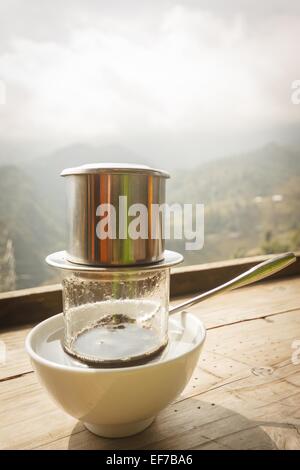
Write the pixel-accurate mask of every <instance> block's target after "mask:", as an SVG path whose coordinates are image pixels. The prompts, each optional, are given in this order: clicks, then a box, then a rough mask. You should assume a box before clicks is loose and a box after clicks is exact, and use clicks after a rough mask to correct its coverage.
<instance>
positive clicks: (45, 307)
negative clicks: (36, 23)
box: [0, 253, 300, 328]
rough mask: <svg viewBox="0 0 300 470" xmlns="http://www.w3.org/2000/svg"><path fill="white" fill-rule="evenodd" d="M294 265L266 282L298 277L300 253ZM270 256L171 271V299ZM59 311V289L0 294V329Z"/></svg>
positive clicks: (204, 287) (204, 288)
mask: <svg viewBox="0 0 300 470" xmlns="http://www.w3.org/2000/svg"><path fill="white" fill-rule="evenodd" d="M296 256H297V261H296V262H295V263H293V264H292V265H290V266H288V267H287V268H286V269H284V270H283V271H280V272H279V273H277V274H275V275H273V276H272V278H270V279H272V280H273V279H284V278H286V277H290V276H294V275H299V274H300V253H296ZM272 257H273V256H256V257H252V258H241V259H236V260H229V261H221V262H218V263H208V264H203V265H195V266H184V267H181V268H174V269H172V274H171V283H170V290H171V297H172V298H173V297H177V296H184V295H187V294H191V293H195V292H204V291H207V290H209V289H212V288H213V287H216V286H217V285H220V284H222V283H224V282H225V281H228V280H230V279H231V278H233V277H234V276H237V275H238V274H241V273H242V272H243V271H246V270H247V269H249V268H250V267H252V266H254V265H255V264H257V263H259V262H262V261H264V260H266V259H270V258H272ZM61 309H62V293H61V286H60V285H52V286H42V287H36V288H31V289H24V290H18V291H14V292H6V293H0V328H1V327H6V326H13V325H24V324H27V323H37V322H39V321H42V320H43V319H45V318H48V317H49V316H51V315H55V314H56V313H59V312H60V311H61Z"/></svg>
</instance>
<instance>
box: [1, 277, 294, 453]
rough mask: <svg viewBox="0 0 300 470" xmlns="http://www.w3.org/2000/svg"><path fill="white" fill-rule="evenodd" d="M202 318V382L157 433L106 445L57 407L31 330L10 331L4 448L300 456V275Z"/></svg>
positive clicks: (213, 306)
mask: <svg viewBox="0 0 300 470" xmlns="http://www.w3.org/2000/svg"><path fill="white" fill-rule="evenodd" d="M178 301H179V299H178ZM192 310H193V312H194V313H195V314H197V315H199V316H200V317H201V318H202V319H203V321H204V323H205V325H206V327H207V330H208V335H207V340H206V344H205V346H204V351H203V353H202V355H201V358H200V361H199V364H198V367H197V369H196V371H195V373H194V376H193V378H192V379H191V381H190V383H189V385H188V386H187V387H186V389H185V390H184V392H183V394H182V395H181V396H180V397H179V398H178V399H177V400H176V402H175V403H173V404H171V405H170V406H169V407H168V408H167V409H165V410H164V411H163V412H161V413H160V414H159V416H158V417H157V419H156V421H155V422H154V424H153V425H152V426H151V427H150V428H148V429H147V430H146V431H144V432H143V433H141V434H139V435H136V436H134V437H131V438H125V439H114V440H110V439H102V438H98V437H96V436H94V435H93V434H91V433H89V432H88V431H86V430H85V428H84V427H83V425H82V424H81V423H79V422H77V421H76V420H75V419H73V418H71V417H69V416H67V415H66V414H65V413H64V412H63V411H61V410H60V409H58V408H57V406H56V405H55V404H54V403H52V401H51V400H50V398H49V397H48V395H47V393H46V392H45V390H44V389H43V388H42V387H41V385H39V383H38V382H37V378H36V375H35V373H34V372H33V371H32V368H31V365H30V362H29V360H28V358H27V356H26V354H25V352H24V347H23V344H24V338H25V336H26V334H27V332H28V331H29V329H30V327H31V326H26V327H24V326H23V327H11V328H10V329H8V330H2V331H0V341H3V342H4V343H5V345H6V348H7V361H6V363H5V364H2V365H0V448H3V449H232V448H233V449H278V448H279V449H300V351H299V354H298V357H297V354H296V349H293V348H292V345H293V343H294V342H295V341H296V340H298V342H300V277H290V278H283V279H280V280H275V281H272V282H265V283H260V284H258V285H255V286H252V287H247V288H243V289H239V290H237V291H234V292H231V293H229V294H226V295H224V296H222V297H218V298H216V299H211V300H209V301H207V302H206V303H203V304H202V305H199V306H197V307H196V306H195V307H193V309H192ZM0 344H1V343H0ZM2 346H3V343H2ZM294 346H295V344H294ZM298 350H300V347H299V344H298ZM293 353H294V362H298V364H296V363H295V364H293V361H292V354H293ZM297 359H298V360H297ZM295 360H296V361H295Z"/></svg>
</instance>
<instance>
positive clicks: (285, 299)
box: [0, 277, 300, 381]
mask: <svg viewBox="0 0 300 470" xmlns="http://www.w3.org/2000/svg"><path fill="white" fill-rule="evenodd" d="M299 292H300V278H299V277H298V278H291V279H283V280H281V281H273V282H268V283H261V284H257V285H255V286H249V287H245V288H243V289H239V290H237V291H233V292H229V293H227V294H225V295H223V296H220V297H217V298H214V299H209V300H208V301H207V302H204V303H202V304H199V305H197V306H194V307H193V308H192V309H191V310H190V311H191V312H193V313H194V314H195V315H197V316H199V318H201V319H202V320H203V322H204V324H205V325H206V328H207V329H212V328H219V327H221V326H223V325H229V324H235V323H239V322H243V321H249V320H251V319H256V318H264V319H265V320H264V321H265V322H268V321H272V319H271V316H272V315H276V314H278V313H280V312H282V311H284V310H290V311H295V310H296V309H300V296H299ZM181 301H182V299H180V302H181ZM172 303H173V302H172ZM269 317H270V318H269ZM29 329H30V327H25V326H23V327H22V328H18V327H15V328H13V329H12V330H11V329H5V330H2V331H0V341H3V342H4V343H5V345H6V348H7V360H6V363H5V364H3V365H2V366H1V367H0V381H1V380H3V379H5V378H6V377H13V376H14V375H19V374H23V373H28V372H29V371H31V370H32V369H31V365H30V362H29V359H28V358H27V356H26V354H25V352H24V340H25V336H26V335H27V333H28V331H29ZM232 331H235V330H234V329H233V330H232ZM213 341H214V342H215V345H216V347H210V346H208V345H206V348H205V354H207V357H206V355H205V356H204V359H205V361H207V363H208V364H211V363H212V361H213V360H214V358H215V357H216V353H217V351H218V347H219V343H220V341H218V340H217V337H214V340H213ZM211 344H213V343H211ZM277 347H279V345H277ZM227 362H228V365H227V367H226V368H225V369H224V370H226V374H227V372H228V373H229V372H236V365H235V363H234V362H232V359H227ZM222 364H223V365H222V367H225V364H224V363H222ZM215 369H216V368H215V364H214V365H213V366H212V367H210V370H209V374H210V376H211V378H212V377H213V375H212V374H214V375H218V374H219V372H218V371H217V370H215ZM230 369H232V370H231V371H230ZM223 376H224V374H222V377H223Z"/></svg>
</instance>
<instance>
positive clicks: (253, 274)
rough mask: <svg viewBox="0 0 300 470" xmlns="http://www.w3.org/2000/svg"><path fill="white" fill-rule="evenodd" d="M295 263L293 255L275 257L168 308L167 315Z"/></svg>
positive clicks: (250, 282) (258, 279)
mask: <svg viewBox="0 0 300 470" xmlns="http://www.w3.org/2000/svg"><path fill="white" fill-rule="evenodd" d="M295 261H296V256H295V255H294V253H286V254H284V255H280V256H276V257H275V258H272V259H270V260H267V261H264V262H263V263H260V264H257V265H256V266H254V267H253V268H251V269H249V270H248V271H246V272H244V273H242V274H240V275H239V276H237V277H235V278H234V279H231V281H228V282H225V284H222V285H221V286H218V287H215V288H214V289H211V290H209V291H207V292H204V293H203V294H199V295H196V296H195V297H192V298H191V299H189V300H186V301H185V302H183V303H181V304H179V305H176V306H175V307H172V308H170V310H169V314H170V315H172V314H173V313H176V312H180V311H182V310H184V309H186V308H188V307H192V306H193V305H195V304H197V303H199V302H202V301H203V300H206V299H209V298H210V297H213V296H214V295H218V294H221V293H223V292H226V291H228V290H233V289H236V288H237V287H242V286H246V285H247V284H252V282H256V281H260V280H261V279H264V278H265V277H268V276H270V275H271V274H274V273H277V272H278V271H280V270H281V269H283V268H285V267H286V266H289V265H290V264H292V263H294V262H295Z"/></svg>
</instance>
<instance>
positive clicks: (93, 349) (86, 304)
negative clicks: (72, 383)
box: [62, 267, 170, 367]
mask: <svg viewBox="0 0 300 470" xmlns="http://www.w3.org/2000/svg"><path fill="white" fill-rule="evenodd" d="M169 281H170V268H169V267H163V268H162V267H160V268H159V269H153V268H152V269H149V270H147V269H145V268H143V269H138V268H132V267H131V268H130V269H128V270H124V269H122V270H119V271H118V270H116V269H113V270H103V271H95V272H80V271H76V269H74V270H70V271H65V272H64V277H63V281H62V285H63V305H64V321H65V334H64V349H65V351H66V352H67V353H69V354H70V355H72V356H73V357H75V358H76V359H78V360H80V361H82V362H84V363H86V364H89V365H92V366H96V367H97V366H98V367H105V366H106V367H122V366H127V365H132V364H138V363H143V362H146V361H148V360H149V359H151V358H152V357H154V356H155V355H158V354H159V353H160V352H161V351H162V350H163V349H164V348H165V347H166V345H167V342H168V309H169V284H170V282H169Z"/></svg>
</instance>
